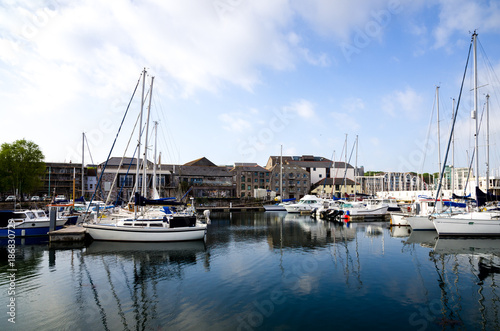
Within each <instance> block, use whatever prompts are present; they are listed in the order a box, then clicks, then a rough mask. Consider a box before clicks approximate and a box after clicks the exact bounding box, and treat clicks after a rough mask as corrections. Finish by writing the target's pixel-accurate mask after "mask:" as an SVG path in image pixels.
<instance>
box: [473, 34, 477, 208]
mask: <svg viewBox="0 0 500 331" xmlns="http://www.w3.org/2000/svg"><path fill="white" fill-rule="evenodd" d="M472 41H473V44H474V52H473V55H474V111H473V113H472V116H473V117H472V118H473V119H475V122H476V131H475V132H476V134H475V135H474V142H475V146H474V148H475V153H476V186H477V187H479V148H478V133H479V132H478V130H479V129H478V128H479V127H478V120H477V49H476V48H477V47H476V44H477V33H476V31H474V33H473V34H472ZM476 200H477V197H476Z"/></svg>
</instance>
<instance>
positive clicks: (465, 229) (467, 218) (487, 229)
mask: <svg viewBox="0 0 500 331" xmlns="http://www.w3.org/2000/svg"><path fill="white" fill-rule="evenodd" d="M499 217H500V214H498V213H489V212H473V213H467V214H462V215H456V216H453V217H449V218H436V219H435V220H434V224H435V226H436V231H437V232H438V234H439V235H440V236H474V237H489V236H500V218H499Z"/></svg>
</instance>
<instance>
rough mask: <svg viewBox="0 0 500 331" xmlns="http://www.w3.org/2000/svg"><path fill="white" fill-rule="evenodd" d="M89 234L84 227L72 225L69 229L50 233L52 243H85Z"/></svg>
mask: <svg viewBox="0 0 500 331" xmlns="http://www.w3.org/2000/svg"><path fill="white" fill-rule="evenodd" d="M86 234H87V232H86V231H85V228H84V227H82V226H76V225H70V226H68V227H65V228H62V229H59V230H55V231H50V232H49V241H50V242H73V241H84V240H85V236H86Z"/></svg>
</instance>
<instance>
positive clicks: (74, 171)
mask: <svg viewBox="0 0 500 331" xmlns="http://www.w3.org/2000/svg"><path fill="white" fill-rule="evenodd" d="M75 182H76V168H73V207H74V206H75Z"/></svg>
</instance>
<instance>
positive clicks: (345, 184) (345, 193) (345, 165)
mask: <svg viewBox="0 0 500 331" xmlns="http://www.w3.org/2000/svg"><path fill="white" fill-rule="evenodd" d="M346 174H347V133H346V134H345V160H344V189H345V192H344V198H345V197H346V196H347V182H346V178H345V176H346Z"/></svg>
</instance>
